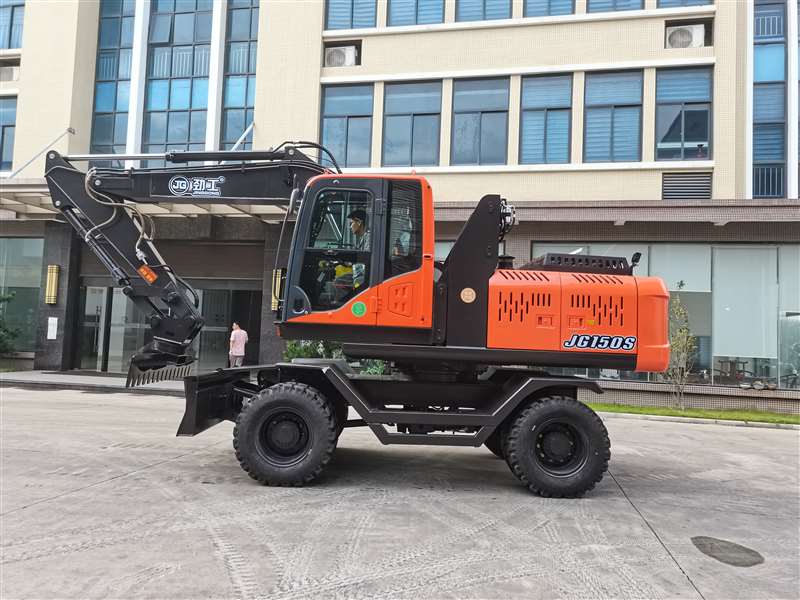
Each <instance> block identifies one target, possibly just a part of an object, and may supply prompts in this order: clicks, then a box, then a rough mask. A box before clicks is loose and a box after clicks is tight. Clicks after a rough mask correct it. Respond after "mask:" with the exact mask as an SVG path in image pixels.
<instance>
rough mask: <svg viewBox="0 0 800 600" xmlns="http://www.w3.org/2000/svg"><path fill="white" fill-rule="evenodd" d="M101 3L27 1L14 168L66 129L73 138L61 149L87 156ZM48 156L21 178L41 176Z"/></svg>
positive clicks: (60, 145)
mask: <svg viewBox="0 0 800 600" xmlns="http://www.w3.org/2000/svg"><path fill="white" fill-rule="evenodd" d="M98 11H99V3H98V2H97V1H96V0H58V1H57V2H56V1H46V2H42V1H39V2H27V3H26V4H25V25H24V29H23V34H22V35H23V38H22V59H21V64H20V67H21V68H20V79H19V81H18V82H17V84H18V87H19V96H18V102H17V124H16V135H15V140H14V168H15V169H16V168H19V166H21V165H22V164H24V163H25V162H27V161H28V160H29V159H30V158H31V157H33V156H34V155H35V154H36V153H37V152H39V151H40V150H42V149H43V148H45V147H46V146H47V145H48V144H49V143H51V142H52V141H53V139H55V138H56V137H57V136H58V135H60V134H61V133H63V132H64V130H65V129H67V127H72V128H73V129H75V134H74V135H68V136H66V137H65V138H62V139H61V141H60V142H59V143H58V144H56V146H55V147H56V149H58V150H59V151H62V152H87V151H88V148H89V138H90V136H91V129H92V125H91V120H92V101H93V95H94V85H93V82H94V68H95V61H96V53H97V22H98ZM43 169H44V156H43V155H42V156H41V157H39V159H38V160H36V161H34V162H33V163H32V164H31V165H30V166H29V167H27V168H26V169H25V170H23V171H22V172H21V173H20V174H19V175H18V177H20V178H30V177H42V176H43Z"/></svg>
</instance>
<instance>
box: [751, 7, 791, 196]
mask: <svg viewBox="0 0 800 600" xmlns="http://www.w3.org/2000/svg"><path fill="white" fill-rule="evenodd" d="M759 6H780V7H781V8H782V10H783V13H782V16H783V35H782V36H780V37H778V36H772V37H762V38H757V37H756V35H755V22H754V23H753V29H754V32H753V52H754V53H755V50H756V48H757V47H759V46H782V47H783V73H782V75H781V79H769V80H763V81H756V72H755V69H756V65H755V59H754V60H753V71H752V73H751V75H752V85H753V97H754V98H755V91H756V89H758V88H767V87H773V86H778V85H782V86H783V119H781V120H776V119H768V120H763V121H761V120H759V121H757V120H756V116H755V110H754V112H753V120H752V123H751V127H752V136H753V140H754V141H753V148H752V161H751V162H752V164H751V165H750V168H751V169H752V176H753V177H752V180H753V190H752V195H753V198H780V197H785V195H786V192H787V189H786V183H787V181H786V179H787V175H788V173H787V169H789V168H791V167H790V166H789V165H788V155H787V150H788V141H789V135H791V133H790V131H789V122H788V108H789V107H788V97H787V94H788V91H789V87H788V86H789V85H790V82H789V80H788V74H789V73H788V71H789V65H788V60H787V50H788V46H787V44H789V43H794V42H791V41H790V40H788V39H787V35H786V34H787V31H786V21H787V16H788V15H787V11H786V5H785V4H784V3H782V2H775V1H774V0H755V6H754V11H753V19H754V21H755V19H756V14H757V11H758V7H759ZM754 108H755V107H754ZM759 125H773V126H774V125H781V126H782V129H783V159H782V160H780V161H775V160H758V159H757V158H756V155H755V135H756V129H757V128H758V126H759ZM768 167H775V168H781V169H782V170H783V172H782V174H781V181H780V190H781V193H779V194H757V193H756V192H757V190H756V188H755V185H756V180H757V179H758V177H756V169H757V168H762V169H763V168H768Z"/></svg>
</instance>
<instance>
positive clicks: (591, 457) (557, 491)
mask: <svg viewBox="0 0 800 600" xmlns="http://www.w3.org/2000/svg"><path fill="white" fill-rule="evenodd" d="M553 417H556V418H557V417H569V419H570V420H571V422H572V424H573V425H575V426H577V427H578V428H579V429H580V430H581V431H582V432H583V433H584V434H585V436H586V440H587V442H588V443H587V445H588V453H587V454H588V456H587V458H586V462H585V463H584V465H583V466H582V467H581V468H580V469H579V470H578V471H577V472H576V473H573V474H571V475H568V476H562V477H558V476H554V475H552V474H550V473H547V472H546V471H544V470H543V469H542V467H541V466H540V465H539V464H538V462H537V461H536V460H535V458H534V450H535V443H536V436H535V435H534V433H533V432H534V430H535V428H536V427H537V425H539V424H541V423H543V422H544V421H546V420H549V419H552V418H553ZM505 448H506V462H507V463H508V466H509V467H510V468H511V472H512V473H514V475H516V477H517V478H518V479H519V480H520V481H522V483H524V484H525V485H526V486H527V487H528V489H529V490H530V491H532V492H533V493H535V494H538V495H540V496H544V497H547V498H550V497H552V498H579V497H581V496H583V495H584V494H585V493H586V492H588V491H590V490H591V489H593V488H594V486H595V485H597V483H598V482H599V481H600V480H601V479H602V478H603V474H604V473H605V472H606V471H607V470H608V461H609V459H610V458H611V442H610V441H609V438H608V431H607V430H606V427H605V425H604V424H603V421H602V420H601V419H600V417H598V416H597V414H595V412H594V411H593V410H592V409H590V408H589V407H588V406H586V405H585V404H583V403H581V402H578V401H577V400H575V399H574V398H569V397H566V396H549V397H545V398H540V399H538V400H536V401H534V402H532V403H531V404H530V405H529V406H528V407H526V408H525V409H523V410H522V411H521V412H520V413H519V414H518V415H517V417H516V418H515V419H514V421H513V422H512V423H511V426H510V427H509V430H508V434H507V437H506V445H505Z"/></svg>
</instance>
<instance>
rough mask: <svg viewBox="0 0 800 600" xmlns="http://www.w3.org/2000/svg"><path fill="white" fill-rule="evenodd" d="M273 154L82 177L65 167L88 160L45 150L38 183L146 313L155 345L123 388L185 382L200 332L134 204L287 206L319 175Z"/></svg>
mask: <svg viewBox="0 0 800 600" xmlns="http://www.w3.org/2000/svg"><path fill="white" fill-rule="evenodd" d="M306 147H307V146H306ZM279 148H280V149H279V150H275V151H264V152H173V153H168V154H165V155H162V156H161V157H159V158H163V159H164V160H166V161H167V162H172V163H186V162H194V161H218V160H225V161H232V160H235V161H244V160H253V161H260V162H250V163H244V162H238V163H234V164H224V165H205V166H203V165H201V166H186V167H166V168H148V169H133V168H131V169H121V168H90V169H89V170H88V171H87V172H86V173H84V172H81V171H79V170H77V169H76V168H75V167H74V166H73V165H72V164H71V162H70V161H71V160H81V159H83V160H85V159H86V158H88V157H77V156H71V157H70V156H61V155H59V154H58V153H57V152H55V151H50V152H48V154H47V162H46V172H45V179H46V180H47V184H48V186H49V188H50V196H51V199H52V202H53V206H54V207H55V208H57V209H58V210H59V211H60V212H61V213H62V214H63V215H64V218H65V219H66V221H67V222H68V223H69V224H70V225H71V226H72V227H73V228H74V229H75V231H76V232H77V233H78V235H80V236H81V238H83V240H84V241H85V242H86V244H87V245H88V246H89V247H90V248H91V250H92V251H93V252H94V254H95V255H96V256H97V257H98V259H100V262H101V263H102V264H103V265H104V266H105V267H106V268H107V269H108V271H109V273H110V274H111V276H112V278H113V279H114V281H115V283H116V284H117V285H119V286H120V287H121V288H122V291H123V293H124V294H125V295H126V296H128V298H130V299H131V300H132V301H133V302H134V304H136V306H137V307H138V308H139V309H140V310H142V311H143V312H144V313H145V314H146V315H148V321H149V324H150V328H151V331H152V335H153V340H152V342H150V343H149V344H147V345H146V346H144V347H143V348H141V349H140V350H139V352H138V353H137V354H136V355H135V356H134V357H133V359H132V360H131V366H130V370H129V373H128V385H129V386H131V385H137V384H139V383H147V382H151V381H157V380H162V379H173V378H177V377H182V376H183V375H186V374H188V368H189V367H188V365H189V364H190V363H191V362H192V361H193V360H194V359H193V357H192V356H190V355H189V354H187V348H188V346H189V345H190V344H191V343H192V340H194V338H195V337H196V336H197V334H198V333H199V332H200V330H201V329H202V327H203V319H202V317H201V315H200V312H199V306H198V304H199V302H198V296H197V294H196V292H195V291H194V290H193V289H192V288H191V286H190V285H189V284H188V283H186V282H185V281H184V280H183V279H181V277H180V276H179V275H178V274H176V273H175V272H174V271H173V270H172V269H171V268H170V266H169V265H168V264H167V263H166V262H165V261H164V259H163V258H162V256H161V255H160V254H159V252H158V250H157V248H156V246H155V244H154V242H153V223H152V220H151V218H150V217H149V216H148V215H147V214H144V213H143V212H142V211H141V210H139V208H138V207H137V204H145V203H170V204H175V203H191V204H210V203H214V204H217V203H219V204H272V205H287V204H288V203H289V200H290V198H291V197H292V193H293V190H302V189H303V188H304V187H305V184H306V182H307V181H308V180H309V179H311V178H312V177H314V176H316V175H319V174H321V173H325V172H327V169H326V168H325V167H322V166H321V165H320V164H318V163H317V162H314V161H313V160H311V159H310V158H308V157H307V156H306V155H304V154H303V153H301V152H300V151H299V150H298V149H297V148H296V147H294V146H291V145H282V147H279ZM115 158H116V159H118V160H124V159H125V158H126V157H125V156H118V157H115ZM295 193H296V192H295Z"/></svg>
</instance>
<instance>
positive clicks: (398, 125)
mask: <svg viewBox="0 0 800 600" xmlns="http://www.w3.org/2000/svg"><path fill="white" fill-rule="evenodd" d="M441 106H442V84H441V82H439V81H437V82H430V83H397V84H386V87H385V92H384V121H383V164H384V165H385V166H406V165H436V164H438V163H439V122H440V116H441V115H440V113H441Z"/></svg>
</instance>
